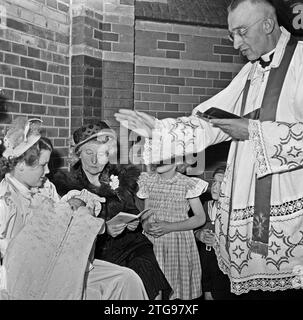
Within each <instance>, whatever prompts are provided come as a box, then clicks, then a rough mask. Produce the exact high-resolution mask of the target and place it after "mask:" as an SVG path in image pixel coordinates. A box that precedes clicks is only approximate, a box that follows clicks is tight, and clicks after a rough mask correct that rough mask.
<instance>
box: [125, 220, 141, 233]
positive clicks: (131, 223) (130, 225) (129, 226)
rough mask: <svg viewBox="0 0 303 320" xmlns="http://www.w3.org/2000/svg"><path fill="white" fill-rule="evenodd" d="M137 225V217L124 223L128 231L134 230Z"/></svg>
mask: <svg viewBox="0 0 303 320" xmlns="http://www.w3.org/2000/svg"><path fill="white" fill-rule="evenodd" d="M138 225H139V219H136V220H134V221H133V222H130V223H128V224H127V225H126V228H127V229H128V230H130V231H135V230H136V229H137V227H138Z"/></svg>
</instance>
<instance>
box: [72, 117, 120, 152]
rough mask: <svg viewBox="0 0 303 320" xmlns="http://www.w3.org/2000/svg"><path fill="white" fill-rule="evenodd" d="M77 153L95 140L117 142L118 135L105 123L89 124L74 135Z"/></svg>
mask: <svg viewBox="0 0 303 320" xmlns="http://www.w3.org/2000/svg"><path fill="white" fill-rule="evenodd" d="M73 138H74V142H75V152H77V150H78V149H79V147H81V146H82V145H83V144H85V143H86V142H88V141H90V140H92V139H95V138H96V140H97V141H100V142H103V143H107V142H108V141H109V140H113V139H114V140H116V139H117V135H116V133H115V131H114V130H113V129H111V128H110V127H109V126H108V125H107V124H106V123H105V122H104V121H100V122H98V123H96V124H87V125H85V126H83V127H81V128H79V129H77V130H76V131H75V132H74V133H73Z"/></svg>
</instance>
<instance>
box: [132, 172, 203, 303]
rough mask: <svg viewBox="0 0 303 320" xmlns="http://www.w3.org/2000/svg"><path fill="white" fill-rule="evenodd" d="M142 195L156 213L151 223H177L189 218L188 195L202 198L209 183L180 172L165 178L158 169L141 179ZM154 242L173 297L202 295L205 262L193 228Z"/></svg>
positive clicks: (140, 195) (145, 173) (173, 233)
mask: <svg viewBox="0 0 303 320" xmlns="http://www.w3.org/2000/svg"><path fill="white" fill-rule="evenodd" d="M138 184H139V191H138V194H137V195H138V197H139V198H143V199H146V201H147V206H146V207H148V208H151V209H152V210H153V212H154V213H153V214H152V215H151V216H149V217H148V219H149V221H150V222H154V221H155V220H165V221H168V222H177V221H183V220H186V219H188V211H189V209H190V206H189V202H188V200H187V199H188V198H195V197H198V196H199V195H200V194H201V193H202V192H204V191H205V190H206V188H207V185H208V184H207V182H205V181H203V180H201V179H198V178H192V177H187V176H185V175H182V174H180V173H178V172H177V173H176V175H175V176H174V177H173V178H171V179H163V178H161V176H160V175H159V174H157V173H154V172H150V173H147V172H144V173H142V174H141V176H140V178H139V183H138ZM145 235H146V236H147V237H148V239H149V240H150V241H151V242H152V243H153V246H154V252H155V256H156V258H157V260H158V263H159V265H160V268H161V269H162V271H163V273H164V274H165V277H166V278H167V280H168V282H169V283H170V285H171V287H172V289H173V291H174V292H173V295H172V296H171V297H170V299H182V300H190V299H195V298H198V297H200V296H201V294H202V289H201V276H202V272H201V265H200V258H199V253H198V249H197V245H196V241H195V237H194V233H193V230H188V231H176V232H170V233H167V234H165V235H163V236H161V237H159V238H154V237H152V236H151V235H149V234H147V233H145Z"/></svg>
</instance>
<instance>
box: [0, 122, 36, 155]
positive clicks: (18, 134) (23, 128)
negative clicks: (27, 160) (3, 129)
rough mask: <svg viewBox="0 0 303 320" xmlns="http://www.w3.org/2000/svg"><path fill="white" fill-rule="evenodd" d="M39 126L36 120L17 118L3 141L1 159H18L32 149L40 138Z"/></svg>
mask: <svg viewBox="0 0 303 320" xmlns="http://www.w3.org/2000/svg"><path fill="white" fill-rule="evenodd" d="M41 124H42V120H40V119H37V118H33V119H27V118H26V117H17V118H16V119H15V120H14V121H13V123H12V125H11V126H10V129H9V130H8V132H7V133H6V135H5V137H4V139H3V143H4V147H5V150H4V152H3V157H5V158H7V159H9V158H18V157H20V156H21V155H22V154H23V153H24V152H25V151H27V150H28V149H29V148H30V147H32V146H33V145H34V144H35V143H36V142H37V141H38V140H39V139H40V138H41V135H40V129H41Z"/></svg>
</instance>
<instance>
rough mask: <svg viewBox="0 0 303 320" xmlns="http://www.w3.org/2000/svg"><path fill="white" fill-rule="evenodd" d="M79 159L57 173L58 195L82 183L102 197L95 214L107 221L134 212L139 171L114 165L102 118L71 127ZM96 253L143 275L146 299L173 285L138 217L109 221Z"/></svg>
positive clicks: (112, 138) (113, 143)
mask: <svg viewBox="0 0 303 320" xmlns="http://www.w3.org/2000/svg"><path fill="white" fill-rule="evenodd" d="M74 141H75V144H76V145H75V153H76V155H77V156H78V157H79V161H78V162H77V163H76V164H75V165H74V166H73V167H72V170H71V172H70V173H68V174H65V173H63V172H58V173H57V174H56V175H55V177H54V179H53V182H54V184H55V185H56V187H57V190H58V192H59V194H64V193H66V192H67V191H69V190H71V189H77V190H82V189H83V188H85V189H87V190H89V191H90V192H93V193H95V194H97V195H99V196H100V197H105V198H106V203H105V204H104V205H103V206H102V210H101V212H100V214H99V217H101V218H103V219H105V221H108V220H110V219H111V218H112V217H114V216H116V215H117V214H118V213H119V212H121V211H122V212H127V213H131V214H138V213H139V210H138V209H137V207H136V205H135V194H136V192H137V188H138V185H137V179H138V177H139V174H140V171H139V170H138V169H137V168H136V167H135V166H132V165H118V164H115V163H117V162H116V160H117V156H118V148H117V139H116V135H115V133H114V131H113V130H111V129H110V128H109V127H108V126H107V124H106V123H105V122H103V121H101V122H100V123H98V124H94V125H92V124H91V125H87V126H84V127H82V128H79V129H78V130H76V131H75V132H74ZM95 258H97V259H102V260H106V261H109V262H112V263H116V264H118V265H121V266H126V267H129V268H131V269H133V270H134V271H136V273H137V274H138V275H139V276H140V277H141V279H142V281H143V283H144V286H145V289H146V291H147V294H148V296H149V298H150V299H156V298H159V296H160V292H161V293H162V298H163V299H165V298H166V299H167V298H168V297H169V295H170V292H171V287H170V285H169V283H168V281H167V280H166V278H165V276H164V274H163V273H162V271H161V269H160V267H159V265H158V263H157V260H156V258H155V255H154V252H153V247H152V243H151V242H150V241H149V240H148V239H147V238H146V237H145V236H144V235H143V234H142V228H141V225H140V224H139V220H136V221H134V222H132V223H130V224H119V225H110V224H107V232H106V233H105V234H103V235H99V236H98V238H97V241H96V249H95Z"/></svg>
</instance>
